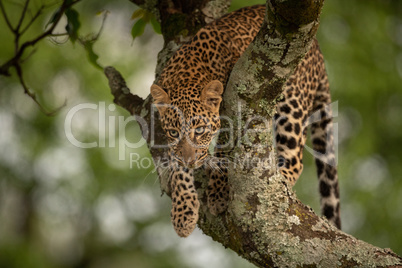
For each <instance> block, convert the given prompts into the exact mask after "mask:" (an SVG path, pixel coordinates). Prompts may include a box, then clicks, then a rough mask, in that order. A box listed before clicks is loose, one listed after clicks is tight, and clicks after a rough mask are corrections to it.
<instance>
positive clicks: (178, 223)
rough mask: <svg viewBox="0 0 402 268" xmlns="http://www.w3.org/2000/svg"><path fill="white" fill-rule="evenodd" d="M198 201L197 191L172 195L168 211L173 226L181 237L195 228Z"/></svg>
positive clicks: (187, 234)
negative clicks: (169, 211)
mask: <svg viewBox="0 0 402 268" xmlns="http://www.w3.org/2000/svg"><path fill="white" fill-rule="evenodd" d="M199 207H200V203H199V201H198V199H197V193H196V192H195V194H194V193H192V194H188V193H186V194H181V195H179V196H176V195H175V194H173V196H172V211H171V213H170V216H171V219H172V223H173V227H174V229H175V231H176V233H177V234H178V235H179V236H181V237H187V236H189V235H190V234H191V233H192V232H193V231H194V229H195V227H196V225H197V221H198V209H199Z"/></svg>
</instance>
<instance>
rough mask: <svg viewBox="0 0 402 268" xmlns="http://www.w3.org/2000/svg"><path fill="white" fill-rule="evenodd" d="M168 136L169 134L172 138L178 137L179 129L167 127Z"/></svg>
mask: <svg viewBox="0 0 402 268" xmlns="http://www.w3.org/2000/svg"><path fill="white" fill-rule="evenodd" d="M168 133H169V136H171V137H172V138H177V137H179V131H177V130H174V129H169V130H168Z"/></svg>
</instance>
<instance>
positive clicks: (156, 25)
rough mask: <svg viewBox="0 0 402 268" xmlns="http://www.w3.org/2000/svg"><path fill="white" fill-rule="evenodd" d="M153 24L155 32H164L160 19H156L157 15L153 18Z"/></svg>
mask: <svg viewBox="0 0 402 268" xmlns="http://www.w3.org/2000/svg"><path fill="white" fill-rule="evenodd" d="M151 25H152V28H153V29H154V31H155V33H157V34H162V30H161V24H160V23H159V21H157V20H156V18H155V17H152V18H151Z"/></svg>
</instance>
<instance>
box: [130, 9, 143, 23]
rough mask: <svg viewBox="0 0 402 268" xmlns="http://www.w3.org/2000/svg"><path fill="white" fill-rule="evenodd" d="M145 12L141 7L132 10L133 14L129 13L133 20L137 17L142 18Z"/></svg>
mask: <svg viewBox="0 0 402 268" xmlns="http://www.w3.org/2000/svg"><path fill="white" fill-rule="evenodd" d="M145 12H146V11H145V10H144V9H142V8H140V9H137V10H136V11H134V12H133V15H131V19H132V20H135V19H138V18H142V17H143V16H144V13H145Z"/></svg>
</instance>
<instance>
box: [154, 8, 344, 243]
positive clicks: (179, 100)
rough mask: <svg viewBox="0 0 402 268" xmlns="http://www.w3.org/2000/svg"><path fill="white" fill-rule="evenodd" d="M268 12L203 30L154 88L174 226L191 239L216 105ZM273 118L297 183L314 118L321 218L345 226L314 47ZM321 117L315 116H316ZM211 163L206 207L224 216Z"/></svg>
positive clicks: (220, 173) (241, 14)
mask: <svg viewBox="0 0 402 268" xmlns="http://www.w3.org/2000/svg"><path fill="white" fill-rule="evenodd" d="M264 15H265V7H264V6H253V7H247V8H243V9H240V10H238V11H235V12H232V13H229V14H228V15H226V16H224V17H222V18H221V19H219V20H216V21H214V22H212V23H210V24H208V25H207V26H205V27H204V28H202V29H201V30H200V31H199V32H198V33H197V34H196V35H195V36H194V38H193V39H192V40H191V41H190V42H189V43H187V44H185V45H183V46H182V47H181V48H180V49H179V50H178V51H177V52H176V53H175V55H174V56H173V57H172V58H171V59H170V60H169V62H168V63H167V65H166V67H165V68H164V70H163V71H162V73H161V76H160V78H159V80H158V81H157V83H156V84H154V85H152V86H151V94H152V96H153V98H154V104H155V105H156V107H157V108H158V110H159V114H160V117H161V123H162V127H163V129H164V131H165V132H166V135H167V138H168V141H169V147H170V151H169V152H170V153H169V154H170V158H171V162H172V167H171V174H170V182H171V189H172V213H171V218H172V223H173V226H174V228H175V230H176V232H177V233H178V235H180V236H183V237H186V236H188V235H189V234H190V233H191V232H192V231H193V229H194V228H195V226H196V223H197V220H198V209H199V202H198V199H197V192H196V189H195V187H194V181H193V169H194V168H198V167H200V166H202V165H203V164H205V162H206V159H208V148H209V146H210V144H211V141H212V139H213V138H214V136H216V135H217V133H218V131H219V129H220V119H219V107H220V103H221V100H222V93H223V91H224V88H225V86H226V82H227V80H228V77H229V74H230V72H231V70H232V68H233V65H234V64H235V63H236V61H237V60H238V58H239V57H240V55H241V54H242V53H243V52H244V50H245V49H246V48H247V46H248V45H249V44H250V43H251V41H252V40H253V39H254V37H255V36H256V34H257V32H258V31H259V29H260V27H261V24H262V22H263V19H264ZM283 95H284V98H283V99H282V100H281V101H279V102H278V104H277V114H276V115H275V117H274V121H275V122H274V123H275V124H274V125H275V141H276V148H277V152H278V160H279V161H278V162H279V170H280V172H281V173H282V175H283V176H284V177H285V178H286V179H287V180H288V181H289V183H290V184H291V185H293V184H294V183H295V182H296V180H297V179H298V178H299V176H300V174H301V172H302V170H303V163H302V158H303V147H304V145H305V140H306V127H307V124H308V122H309V120H308V119H309V118H311V117H317V119H316V121H314V122H313V123H312V125H311V129H312V135H311V136H312V142H313V148H314V150H315V151H316V152H318V154H317V156H319V157H318V158H317V159H316V164H317V173H318V178H319V185H320V187H319V188H320V194H321V204H322V212H323V214H324V215H325V216H326V217H327V218H328V219H329V220H330V221H331V222H333V223H334V224H335V225H336V226H337V227H338V228H340V218H339V190H338V179H337V170H336V167H335V156H334V150H333V138H332V137H333V135H332V120H331V110H330V109H329V104H330V102H331V98H330V93H329V85H328V79H327V74H326V72H325V66H324V60H323V57H322V54H321V52H320V49H319V47H318V43H317V41H314V42H313V44H312V46H311V49H310V51H309V52H308V53H307V54H306V56H305V58H304V60H303V61H302V62H301V63H300V65H299V66H298V68H297V70H296V71H295V73H294V75H292V76H291V77H290V79H289V80H288V82H287V84H286V87H285V90H284V94H283ZM315 111H318V113H313V112H315ZM210 159H219V160H218V161H217V162H216V163H212V164H211V163H208V168H207V170H206V171H207V175H208V177H209V178H210V179H209V184H208V192H207V197H208V207H209V210H210V212H211V213H212V214H213V215H217V214H219V213H221V212H223V211H225V209H226V206H227V201H228V199H229V187H228V184H227V176H226V174H227V168H226V166H227V163H226V162H225V160H223V158H210Z"/></svg>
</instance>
